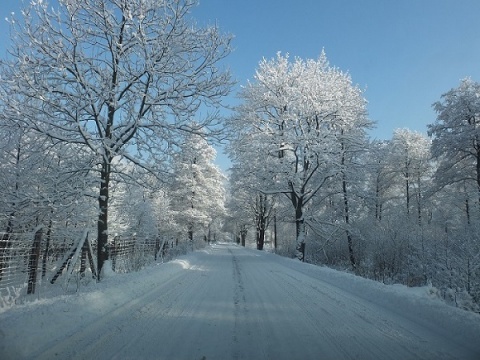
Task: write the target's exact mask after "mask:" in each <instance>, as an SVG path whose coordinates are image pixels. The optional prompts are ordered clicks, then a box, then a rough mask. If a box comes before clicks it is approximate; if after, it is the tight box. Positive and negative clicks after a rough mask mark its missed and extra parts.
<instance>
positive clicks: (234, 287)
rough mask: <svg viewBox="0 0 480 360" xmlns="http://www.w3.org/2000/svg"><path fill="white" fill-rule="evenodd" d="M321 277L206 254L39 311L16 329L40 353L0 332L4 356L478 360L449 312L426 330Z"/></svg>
mask: <svg viewBox="0 0 480 360" xmlns="http://www.w3.org/2000/svg"><path fill="white" fill-rule="evenodd" d="M328 274H329V272H326V271H322V269H321V268H316V267H314V266H311V265H308V264H302V263H299V262H295V261H292V260H290V259H285V258H281V257H278V256H275V255H272V254H266V253H263V252H259V251H254V250H248V249H244V248H241V247H237V246H235V245H221V244H220V245H213V246H211V247H208V248H206V249H205V250H203V251H197V252H195V253H192V254H189V255H187V256H185V257H183V258H181V259H179V260H176V261H174V262H173V263H169V264H164V265H161V266H158V267H155V268H154V269H153V270H150V271H148V273H146V274H144V275H143V276H142V277H140V275H141V273H139V276H135V275H131V276H130V275H129V276H125V275H123V276H125V283H124V284H121V285H118V286H115V287H112V286H110V287H107V288H106V289H105V290H101V286H102V284H100V285H99V289H100V290H95V293H93V294H90V295H89V296H88V297H83V296H80V297H79V299H78V300H75V299H73V300H69V301H67V304H66V305H65V304H63V305H62V303H61V302H60V303H59V304H57V305H56V306H57V307H58V312H57V311H53V310H52V308H51V306H52V305H48V304H47V305H45V307H46V310H45V315H44V317H45V318H44V319H43V321H44V323H43V325H42V327H41V328H40V324H39V321H40V320H42V318H39V317H41V316H42V315H41V311H42V306H41V305H39V306H37V307H35V308H34V309H32V314H36V315H35V321H34V322H33V321H32V323H31V324H30V323H29V320H28V318H29V317H28V311H30V310H28V309H26V310H25V311H26V312H27V313H26V314H25V318H24V324H23V326H25V327H29V329H30V330H31V332H32V333H33V332H34V330H35V329H33V330H32V329H31V328H32V327H35V326H38V327H39V328H38V329H36V330H37V331H38V332H40V335H37V337H38V338H37V341H36V343H35V344H30V343H28V341H27V345H23V346H22V339H12V338H11V337H9V335H8V332H9V330H8V324H4V325H6V326H5V328H3V327H2V331H3V332H4V333H5V334H4V335H6V337H5V338H4V339H3V340H4V341H8V345H7V346H4V347H3V349H4V351H6V352H7V355H8V354H10V355H11V356H14V355H12V354H16V355H15V356H18V357H19V358H22V357H24V358H32V359H48V360H52V359H100V360H101V359H169V360H172V359H185V360H187V359H188V360H201V359H202V360H211V359H221V360H225V359H249V360H252V359H272V360H273V359H275V360H278V359H288V360H291V359H301V360H304V359H327V360H328V359H332V360H337V359H360V360H363V359H382V360H386V359H399V360H406V359H427V360H437V359H472V360H473V359H476V360H478V359H480V333H473V332H475V331H476V330H478V328H475V327H474V326H473V327H472V326H471V325H470V324H465V325H464V326H463V325H462V324H459V323H458V321H461V320H458V319H457V320H455V317H453V316H452V315H451V314H452V313H451V312H450V311H446V314H445V318H442V319H438V317H435V319H432V322H431V323H430V322H429V319H428V316H432V315H429V314H428V313H427V314H425V318H422V317H418V316H416V315H414V313H410V312H405V311H404V310H403V307H402V306H400V307H396V306H383V305H381V304H382V303H385V304H388V303H389V302H388V301H387V300H386V298H383V299H382V296H378V294H376V295H375V294H373V295H371V298H369V296H370V295H368V294H369V291H368V289H367V290H365V288H364V287H363V285H362V284H363V282H361V281H360V280H356V279H355V278H353V277H350V278H351V280H349V281H351V284H353V285H355V284H357V283H358V284H359V285H358V284H357V285H356V286H353V285H352V286H351V287H352V289H351V290H350V289H349V288H348V287H350V285H348V283H346V282H345V281H344V280H341V279H343V278H344V277H341V276H340V277H338V279H337V280H336V278H335V277H328ZM322 277H325V279H323V278H322ZM119 278H121V276H117V277H115V278H114V279H115V280H118V279H119ZM107 280H108V279H107ZM359 281H360V282H359ZM335 282H338V284H335ZM364 282H365V284H368V282H367V281H364ZM337 285H338V286H337ZM360 286H361V287H360ZM374 288H375V289H376V287H374V285H372V289H374ZM359 289H362V291H360V290H359ZM372 291H373V290H372ZM359 293H361V294H364V295H362V296H359V295H358V294H359ZM132 294H133V295H132ZM365 294H366V295H365ZM385 296H387V297H391V296H392V294H385ZM74 297H75V295H74ZM375 298H378V299H379V301H372V300H374V299H375ZM95 299H97V300H95ZM87 300H88V301H87ZM95 301H98V303H95ZM398 301H399V302H401V301H402V300H401V299H400V300H398ZM92 302H93V303H92ZM88 304H90V305H88ZM399 304H400V303H399ZM400 305H401V304H400ZM440 305H442V304H440ZM405 306H407V307H408V306H409V305H408V304H406V305H405ZM419 306H420V305H419ZM442 306H443V305H442ZM446 308H447V307H446V306H445V309H446ZM47 309H48V311H47ZM412 310H413V309H412ZM455 311H457V310H456V309H455ZM420 312H421V311H420ZM412 314H413V315H412ZM467 315H468V314H467ZM32 316H33V315H32ZM69 318H70V319H71V325H68V323H67V321H66V319H69ZM467 318H469V317H468V316H467ZM5 321H7V322H8V321H9V318H8V316H7V317H6V319H5ZM1 322H2V318H1V317H0V324H1ZM47 323H48V325H46V324H47ZM55 323H57V324H61V326H60V327H59V328H58V330H55ZM439 323H440V324H443V326H442V327H439V326H438V324H439ZM11 326H12V327H13V328H12V331H13V332H15V331H17V332H18V333H21V326H22V325H20V324H16V325H14V324H13V320H12V324H11ZM459 326H460V328H461V329H462V331H463V332H464V333H462V334H459V332H458V329H459ZM42 329H43V330H42ZM42 332H43V333H44V334H43V335H42V334H41V333H42ZM27 334H28V332H27ZM11 336H13V335H11ZM42 336H43V338H42ZM475 339H477V340H478V341H475ZM24 344H25V341H24ZM0 348H1V347H0ZM9 352H10V353H9ZM0 358H2V359H6V358H5V357H2V356H1V354H0Z"/></svg>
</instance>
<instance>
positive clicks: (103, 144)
mask: <svg viewBox="0 0 480 360" xmlns="http://www.w3.org/2000/svg"><path fill="white" fill-rule="evenodd" d="M196 5H197V1H196V0H155V1H152V0H76V1H72V0H58V6H56V7H55V6H53V5H52V4H49V3H48V2H47V1H36V2H34V1H32V2H31V4H30V5H29V6H27V7H26V8H25V9H24V11H23V13H22V14H23V20H17V19H12V20H11V23H12V34H13V36H12V40H13V45H12V47H11V49H10V55H9V57H8V61H5V62H4V63H3V64H2V65H3V75H2V76H3V79H2V86H4V87H8V88H7V89H6V92H7V94H8V95H9V96H8V101H9V104H8V105H9V108H10V112H11V114H12V116H15V117H16V118H17V121H26V122H28V123H29V124H30V126H31V127H33V128H35V129H36V130H37V131H39V132H42V133H44V134H46V135H48V136H49V137H50V138H52V139H54V140H55V141H60V142H66V143H69V144H80V145H82V146H84V147H85V148H86V149H88V150H89V151H90V152H91V153H92V154H94V155H95V156H96V165H95V170H96V171H97V172H98V209H99V211H98V213H99V215H98V222H97V223H98V227H97V237H98V253H97V258H98V268H99V269H101V268H102V266H103V263H104V261H105V260H106V259H107V258H108V253H107V249H106V245H107V242H108V225H107V224H108V208H109V198H110V195H109V189H110V179H111V174H112V172H113V171H114V170H115V162H114V159H115V158H117V157H118V158H121V159H122V161H131V162H132V163H134V164H136V165H137V166H141V167H144V168H147V169H148V170H149V171H152V172H153V173H157V174H158V173H159V171H160V170H159V169H158V167H159V166H160V165H161V164H162V162H161V159H163V157H164V155H165V151H166V150H167V149H168V148H169V147H168V143H169V142H171V141H172V139H173V138H175V137H176V136H177V134H178V133H179V132H182V131H185V130H188V131H192V132H199V133H200V130H201V133H203V134H208V133H209V132H211V131H214V130H215V126H216V125H217V123H218V122H217V120H218V119H217V117H216V116H215V114H216V112H215V111H214V110H213V111H211V112H210V111H208V113H211V114H213V115H212V116H210V115H209V116H206V117H205V118H204V119H201V120H198V121H197V123H196V126H195V127H194V128H192V127H191V117H192V115H193V114H195V113H196V112H197V110H198V109H199V107H200V106H203V105H204V106H205V107H208V106H210V107H213V108H215V107H217V106H219V104H220V101H221V99H222V97H223V96H224V95H226V94H227V93H228V92H229V91H230V88H231V80H230V74H229V72H228V71H223V70H221V69H220V68H219V66H218V63H219V62H220V61H221V60H222V59H223V58H224V57H225V56H226V55H228V54H229V52H230V37H229V36H225V35H222V34H221V33H220V32H219V29H218V28H217V27H216V26H208V27H204V28H201V27H198V26H197V25H196V24H195V23H194V22H193V21H192V19H191V17H190V11H191V9H192V8H193V7H194V6H196ZM117 163H120V161H117Z"/></svg>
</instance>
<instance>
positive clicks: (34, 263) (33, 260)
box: [27, 226, 43, 294]
mask: <svg viewBox="0 0 480 360" xmlns="http://www.w3.org/2000/svg"><path fill="white" fill-rule="evenodd" d="M42 235H43V229H42V226H39V227H38V228H36V229H35V235H34V237H33V245H32V249H31V250H30V259H29V261H28V288H27V294H35V285H36V283H37V269H38V260H39V258H40V247H41V244H42Z"/></svg>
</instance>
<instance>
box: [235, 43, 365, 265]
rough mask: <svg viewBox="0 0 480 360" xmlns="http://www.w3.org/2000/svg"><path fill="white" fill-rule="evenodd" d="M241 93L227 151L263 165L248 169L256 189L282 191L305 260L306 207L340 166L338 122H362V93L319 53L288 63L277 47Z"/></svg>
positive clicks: (340, 124)
mask: <svg viewBox="0 0 480 360" xmlns="http://www.w3.org/2000/svg"><path fill="white" fill-rule="evenodd" d="M240 97H241V99H242V100H243V103H242V104H241V105H240V106H238V108H237V111H236V114H235V115H234V116H233V117H232V119H231V121H230V127H231V131H232V133H233V134H234V139H233V140H232V151H231V153H232V158H233V159H234V161H235V159H243V160H244V161H245V160H247V159H248V158H249V156H250V158H251V157H254V158H258V159H260V161H262V162H263V165H264V167H263V168H262V169H258V168H257V169H250V171H249V172H251V173H254V172H257V179H259V180H260V181H259V184H260V185H259V190H260V191H261V192H263V193H265V194H276V193H282V194H285V195H286V196H287V197H288V199H289V200H290V203H291V205H292V207H293V210H294V218H295V226H296V256H297V258H298V259H300V260H303V259H304V249H305V236H306V227H305V226H306V224H305V212H306V211H308V205H309V204H310V203H311V201H312V199H313V198H314V197H315V196H316V195H317V194H318V193H319V191H321V189H324V188H325V187H326V185H327V184H328V182H329V181H331V180H332V179H333V178H334V177H336V176H337V175H339V174H340V173H341V169H342V165H341V163H340V158H341V153H342V144H341V142H340V141H339V136H341V129H342V128H345V126H344V125H345V124H349V127H355V125H354V124H356V125H357V126H358V127H363V126H364V124H365V121H364V120H365V106H366V102H365V99H364V98H363V96H362V92H361V91H360V89H358V88H357V87H355V86H353V85H352V82H351V79H350V76H349V75H348V74H345V73H343V72H341V71H340V70H338V69H337V68H334V67H331V66H330V65H329V63H328V61H327V58H326V55H325V53H324V52H322V54H321V56H320V57H319V59H318V60H306V61H303V60H301V59H299V58H297V59H295V61H294V62H290V60H289V57H288V56H282V55H281V54H280V53H279V54H278V55H277V57H276V58H275V59H272V60H265V59H264V60H262V61H261V62H260V64H259V68H258V70H257V71H256V75H255V78H254V81H252V82H250V83H249V84H248V85H247V86H246V87H245V88H244V89H243V91H242V92H241V94H240ZM242 154H244V155H242ZM247 161H248V160H247ZM252 163H254V162H252ZM244 166H246V167H248V164H247V165H244Z"/></svg>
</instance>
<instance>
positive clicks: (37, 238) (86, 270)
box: [0, 228, 184, 308]
mask: <svg viewBox="0 0 480 360" xmlns="http://www.w3.org/2000/svg"><path fill="white" fill-rule="evenodd" d="M96 250H97V244H96V239H93V240H89V237H88V232H87V231H81V230H80V231H70V232H69V233H68V235H56V236H52V235H50V234H48V232H47V234H45V233H44V232H43V231H42V228H37V229H35V230H34V231H32V232H28V233H0V308H2V307H5V306H9V305H11V304H13V303H18V302H22V301H23V300H24V299H25V298H27V296H29V295H30V296H32V295H35V298H40V297H44V296H47V294H49V295H53V296H55V295H58V294H61V293H65V292H75V291H77V290H78V288H79V287H80V286H81V285H82V284H85V285H86V284H88V283H89V282H92V281H96V278H97V270H96ZM108 250H109V258H110V261H111V262H110V264H111V266H112V270H113V271H114V272H117V273H127V272H133V271H138V270H140V269H141V268H143V267H145V266H146V265H148V264H151V263H153V262H158V261H163V260H164V259H170V258H172V257H175V256H177V255H178V253H181V252H182V251H184V249H181V247H178V246H176V243H175V242H174V241H172V239H167V238H166V237H163V238H160V237H159V238H154V239H139V238H136V237H135V236H129V237H122V236H116V237H115V238H114V239H112V241H110V243H109V249H108Z"/></svg>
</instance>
